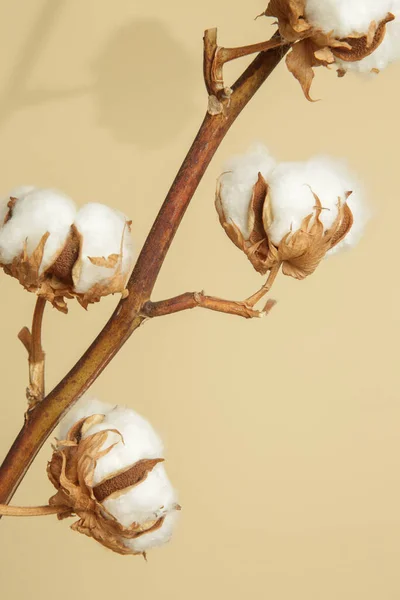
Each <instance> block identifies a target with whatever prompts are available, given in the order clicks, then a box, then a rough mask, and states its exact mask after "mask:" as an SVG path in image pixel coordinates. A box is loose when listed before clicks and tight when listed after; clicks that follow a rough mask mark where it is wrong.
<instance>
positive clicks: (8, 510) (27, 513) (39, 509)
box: [0, 504, 66, 517]
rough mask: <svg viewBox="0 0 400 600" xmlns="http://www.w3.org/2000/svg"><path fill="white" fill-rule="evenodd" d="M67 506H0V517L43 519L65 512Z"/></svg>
mask: <svg viewBox="0 0 400 600" xmlns="http://www.w3.org/2000/svg"><path fill="white" fill-rule="evenodd" d="M65 509H66V507H65V506H49V505H45V506H9V505H8V504H0V515H2V516H4V517H41V516H45V515H57V514H59V513H63V512H65Z"/></svg>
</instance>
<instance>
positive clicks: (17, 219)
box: [0, 189, 76, 274]
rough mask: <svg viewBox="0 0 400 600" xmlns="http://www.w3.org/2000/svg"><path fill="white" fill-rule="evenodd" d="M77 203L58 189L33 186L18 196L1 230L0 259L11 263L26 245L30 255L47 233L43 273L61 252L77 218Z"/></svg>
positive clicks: (5, 262) (42, 266)
mask: <svg viewBox="0 0 400 600" xmlns="http://www.w3.org/2000/svg"><path fill="white" fill-rule="evenodd" d="M75 212H76V209H75V204H74V202H73V201H72V200H71V199H70V198H68V197H67V196H65V195H64V194H62V193H61V192H57V191H55V190H50V189H32V190H31V191H29V192H28V193H25V194H23V195H21V196H20V197H19V199H18V200H17V202H16V203H15V205H14V207H13V211H12V218H11V219H10V220H9V221H8V222H7V223H6V224H5V225H4V226H3V227H2V228H1V229H0V262H1V263H3V264H10V263H11V262H12V261H13V259H14V258H15V257H16V256H18V255H20V254H21V252H22V251H23V248H24V243H25V241H26V244H27V252H28V255H31V254H32V252H33V251H34V250H35V249H36V248H37V246H38V244H39V243H40V240H41V239H42V237H43V235H44V234H45V233H46V232H49V233H50V236H49V238H48V239H47V241H46V244H45V247H44V254H43V259H42V263H41V265H40V274H41V273H43V271H45V270H46V268H47V267H49V266H50V265H51V264H52V262H53V261H54V260H55V258H56V257H57V256H58V254H59V253H60V252H61V250H62V248H63V246H64V243H65V241H66V238H67V236H68V233H69V231H70V227H71V225H72V223H73V222H74V218H75Z"/></svg>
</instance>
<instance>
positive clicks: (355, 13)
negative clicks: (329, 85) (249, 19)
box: [264, 0, 400, 100]
mask: <svg viewBox="0 0 400 600" xmlns="http://www.w3.org/2000/svg"><path fill="white" fill-rule="evenodd" d="M264 14H265V15H266V16H269V17H275V18H277V20H278V26H279V32H280V34H281V36H282V38H283V40H284V41H285V42H290V43H292V44H293V47H292V49H291V51H290V52H289V54H288V56H287V59H286V64H287V67H288V69H289V71H290V72H291V73H292V74H293V75H294V77H296V79H297V80H298V81H299V82H300V84H301V86H302V88H303V92H304V94H305V96H306V98H307V99H308V100H311V97H310V88H311V83H312V80H313V78H314V70H313V69H314V67H318V66H324V67H328V66H329V65H332V64H336V65H337V67H338V75H339V76H343V75H344V74H345V73H346V71H347V70H348V69H353V70H359V71H373V72H377V71H378V70H379V69H380V68H383V67H384V66H386V64H388V63H389V62H391V61H392V60H395V59H397V58H399V57H400V42H399V41H398V38H399V36H400V27H399V25H398V21H399V20H400V19H399V18H398V17H400V2H399V0H380V1H379V2H376V0H324V1H323V2H321V0H270V2H269V4H268V7H267V9H266V11H265V13H264ZM395 20H396V22H395V24H392V22H394V21H395ZM382 44H384V48H382V49H380V47H381V45H382ZM375 55H376V56H375ZM370 57H374V58H370Z"/></svg>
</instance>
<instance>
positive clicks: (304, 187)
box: [267, 156, 365, 245]
mask: <svg viewBox="0 0 400 600" xmlns="http://www.w3.org/2000/svg"><path fill="white" fill-rule="evenodd" d="M268 184H269V192H270V199H271V204H272V213H273V222H272V225H271V226H270V228H269V229H268V232H267V233H268V235H269V238H270V239H271V241H272V242H273V243H274V244H275V245H278V244H279V242H280V241H281V240H282V238H283V237H284V236H285V235H286V234H287V233H289V232H290V231H296V230H297V229H299V228H300V226H301V223H302V221H303V219H304V218H305V217H306V216H307V215H309V214H312V213H314V207H315V204H316V202H315V198H314V195H313V192H314V193H315V194H316V195H317V196H318V197H319V199H320V201H321V204H322V207H323V210H322V212H321V214H320V220H321V221H322V223H323V225H324V229H325V230H327V229H329V228H330V227H331V226H332V225H333V223H334V221H335V219H336V217H337V214H338V199H339V198H340V201H341V202H345V199H346V192H349V191H352V192H353V194H352V195H351V196H350V198H349V207H350V209H352V205H354V206H355V207H356V210H355V212H356V214H355V215H354V217H355V221H356V220H357V217H358V218H359V219H360V222H361V221H362V225H361V223H360V224H359V225H357V224H355V225H354V226H353V227H354V228H355V231H356V232H357V231H358V232H359V233H360V231H359V229H360V228H362V226H363V225H364V222H365V219H363V218H360V217H361V215H360V214H359V213H360V212H361V207H362V200H361V198H360V191H359V186H358V184H357V182H356V181H355V180H353V179H352V177H351V176H350V175H349V173H348V171H347V169H346V167H345V165H344V164H343V163H342V162H341V161H338V160H334V159H332V158H329V157H326V156H320V157H315V158H312V159H311V160H309V161H308V162H287V163H281V164H279V165H278V166H277V167H276V168H275V169H274V170H273V171H272V173H271V174H270V177H269V180H268ZM348 236H350V233H349V234H348ZM357 237H359V236H357V235H354V240H355V238H357ZM347 243H350V237H348V238H347Z"/></svg>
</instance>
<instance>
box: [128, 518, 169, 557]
mask: <svg viewBox="0 0 400 600" xmlns="http://www.w3.org/2000/svg"><path fill="white" fill-rule="evenodd" d="M178 519H179V512H177V511H176V510H174V511H172V512H170V513H168V514H167V515H166V517H165V520H164V523H163V524H162V525H161V527H160V528H159V529H156V530H155V531H150V532H149V533H145V534H143V535H141V536H140V537H138V538H134V539H132V540H125V545H126V546H128V548H131V549H132V550H133V551H134V552H146V551H147V550H150V549H151V548H155V547H157V546H162V545H163V544H166V543H167V542H169V540H170V539H171V537H172V534H173V531H174V529H175V526H176V522H177V520H178Z"/></svg>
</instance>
